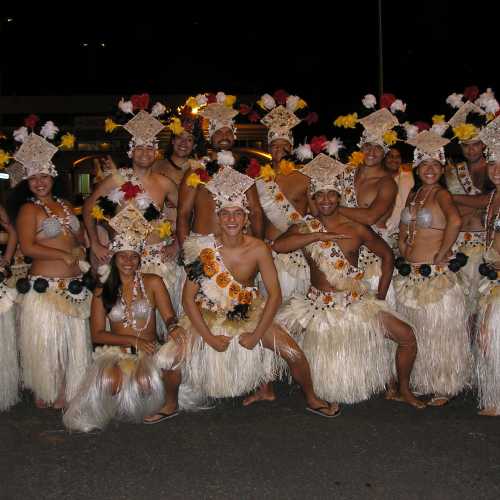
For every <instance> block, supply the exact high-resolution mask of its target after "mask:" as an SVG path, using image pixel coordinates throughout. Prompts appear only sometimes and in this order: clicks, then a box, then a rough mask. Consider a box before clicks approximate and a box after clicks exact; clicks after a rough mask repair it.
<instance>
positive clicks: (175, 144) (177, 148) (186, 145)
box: [172, 131, 194, 158]
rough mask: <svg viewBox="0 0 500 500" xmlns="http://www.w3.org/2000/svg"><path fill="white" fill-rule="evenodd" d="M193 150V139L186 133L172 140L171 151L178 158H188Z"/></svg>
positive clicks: (191, 135)
mask: <svg viewBox="0 0 500 500" xmlns="http://www.w3.org/2000/svg"><path fill="white" fill-rule="evenodd" d="M193 148H194V137H193V134H190V133H189V132H187V131H184V132H182V134H180V135H176V136H174V137H173V138H172V149H173V151H174V154H175V155H176V156H177V157H178V158H189V156H191V153H192V152H193Z"/></svg>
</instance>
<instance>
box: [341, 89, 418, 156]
mask: <svg viewBox="0 0 500 500" xmlns="http://www.w3.org/2000/svg"><path fill="white" fill-rule="evenodd" d="M361 102H362V104H363V109H362V111H360V113H359V115H358V113H357V112H356V113H351V114H348V115H343V116H339V117H337V118H336V119H335V121H334V122H333V124H334V125H335V126H336V127H341V128H344V129H355V128H356V126H357V125H358V124H361V125H362V126H363V132H362V134H361V138H360V141H359V142H358V144H357V146H358V147H359V148H361V147H362V146H363V145H364V144H366V143H372V144H377V145H379V146H381V147H382V148H383V150H384V153H387V152H388V151H389V148H390V147H391V146H393V145H394V144H396V142H397V141H406V140H407V139H408V138H409V133H411V132H412V131H411V129H410V131H409V130H408V127H407V125H408V124H407V123H403V120H404V113H405V111H406V104H405V103H404V102H403V101H401V99H397V98H396V96H394V95H393V94H383V95H382V97H381V98H380V103H379V104H380V108H379V109H378V110H375V108H376V106H377V98H376V97H375V96H374V95H372V94H367V95H365V96H364V97H363V99H362V101H361Z"/></svg>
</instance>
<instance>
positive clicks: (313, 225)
mask: <svg viewBox="0 0 500 500" xmlns="http://www.w3.org/2000/svg"><path fill="white" fill-rule="evenodd" d="M311 227H312V228H313V229H314V230H315V231H317V230H318V229H319V228H320V227H321V224H320V222H319V221H317V220H313V221H312V222H311Z"/></svg>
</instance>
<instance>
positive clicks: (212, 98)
mask: <svg viewBox="0 0 500 500" xmlns="http://www.w3.org/2000/svg"><path fill="white" fill-rule="evenodd" d="M213 102H217V97H216V96H215V94H208V95H207V104H212V103H213Z"/></svg>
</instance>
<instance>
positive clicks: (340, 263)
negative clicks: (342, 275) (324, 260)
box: [335, 259, 346, 269]
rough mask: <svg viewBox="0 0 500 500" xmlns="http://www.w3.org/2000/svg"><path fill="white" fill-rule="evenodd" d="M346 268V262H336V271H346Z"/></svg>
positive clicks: (340, 260)
mask: <svg viewBox="0 0 500 500" xmlns="http://www.w3.org/2000/svg"><path fill="white" fill-rule="evenodd" d="M345 266H346V261H345V260H342V259H339V260H337V262H335V269H344V267H345Z"/></svg>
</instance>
